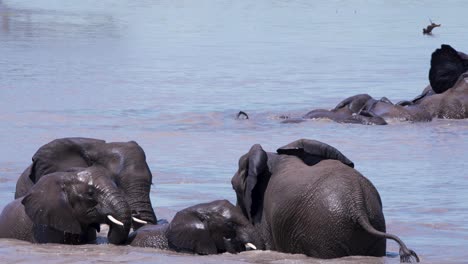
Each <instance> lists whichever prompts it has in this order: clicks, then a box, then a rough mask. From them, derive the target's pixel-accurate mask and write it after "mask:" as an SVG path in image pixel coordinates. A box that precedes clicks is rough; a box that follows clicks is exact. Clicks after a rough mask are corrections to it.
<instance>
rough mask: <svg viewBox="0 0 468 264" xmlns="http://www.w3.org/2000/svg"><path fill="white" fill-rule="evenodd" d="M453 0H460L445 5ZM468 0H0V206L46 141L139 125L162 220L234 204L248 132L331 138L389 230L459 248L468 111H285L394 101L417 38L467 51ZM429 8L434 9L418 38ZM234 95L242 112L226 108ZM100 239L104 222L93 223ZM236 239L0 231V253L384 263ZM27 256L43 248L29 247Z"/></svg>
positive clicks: (420, 78)
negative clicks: (179, 244) (190, 249)
mask: <svg viewBox="0 0 468 264" xmlns="http://www.w3.org/2000/svg"><path fill="white" fill-rule="evenodd" d="M455 2H456V3H455ZM467 8H468V5H467V3H465V2H464V1H454V2H453V3H452V5H446V4H445V3H444V2H440V3H439V2H432V1H412V2H407V1H391V2H388V1H375V2H367V1H327V2H317V1H299V0H298V1H266V0H259V1H255V2H252V1H243V0H241V1H227V0H215V1H206V0H201V1H183V0H182V1H170V0H162V1H118V2H115V1H110V0H104V1H99V2H95V1H80V2H76V3H75V2H67V3H64V2H63V1H59V0H38V1H26V2H24V1H23V2H22V1H6V0H0V23H1V25H0V54H1V56H0V136H1V139H2V140H0V149H2V151H1V152H0V207H3V206H4V205H5V204H7V203H8V202H9V201H11V200H12V199H13V196H14V189H15V183H16V179H17V177H18V175H19V174H20V173H21V172H22V171H23V169H24V168H26V166H28V165H29V163H30V162H31V157H32V155H33V153H34V152H35V151H36V150H37V148H39V147H40V146H41V145H43V144H45V143H47V142H49V141H51V140H52V139H54V138H59V137H70V136H84V137H94V138H102V139H106V140H107V141H128V140H136V141H137V142H138V143H139V144H140V145H141V146H142V147H143V148H144V150H145V152H146V156H147V161H148V164H149V165H150V168H151V170H152V172H153V175H154V185H153V187H152V192H151V198H152V200H153V204H154V205H155V206H156V208H155V209H156V213H157V214H158V217H161V218H168V219H171V218H172V217H173V215H174V214H175V212H177V211H178V210H180V209H182V208H185V207H187V206H190V205H193V204H195V203H200V202H207V201H211V200H215V199H223V198H226V199H229V200H231V201H234V192H233V191H232V188H231V185H230V179H231V177H232V175H233V174H234V172H235V171H236V169H237V167H236V166H237V161H238V158H239V157H240V156H241V155H242V154H244V153H245V152H247V151H248V149H249V148H250V146H251V145H253V144H256V143H260V144H262V146H263V147H264V148H265V149H266V150H269V151H274V150H275V149H276V148H277V147H279V146H282V145H284V144H286V143H289V142H291V141H294V140H296V139H298V138H312V139H317V140H321V141H324V142H326V143H328V144H330V145H333V146H335V147H337V148H338V149H340V150H341V151H342V152H343V153H344V154H345V155H346V156H348V157H349V158H350V159H351V160H352V161H353V162H354V163H355V164H356V169H357V170H359V171H360V172H362V173H363V174H364V175H365V176H366V177H368V178H369V179H370V180H371V181H372V182H373V183H374V184H375V186H376V187H377V189H378V190H379V192H380V194H381V197H382V201H383V205H384V213H385V216H386V221H387V227H388V228H387V229H388V230H389V231H390V232H392V233H395V234H398V235H399V236H400V237H401V238H402V239H403V240H404V241H405V242H406V243H407V244H408V246H409V247H411V248H413V249H414V250H415V251H416V252H417V253H418V254H419V255H420V257H422V259H423V261H424V262H425V263H460V262H466V259H468V254H467V253H466V249H465V248H466V241H467V239H468V220H467V219H466V216H467V215H468V205H467V204H466V201H467V198H468V196H467V192H466V189H467V188H468V175H467V174H466V173H465V170H466V163H467V160H466V158H465V156H466V149H467V148H468V141H467V140H466V139H467V137H468V132H467V131H468V122H467V120H434V121H433V122H430V123H421V124H410V123H394V124H391V125H389V126H360V125H351V124H336V123H333V122H330V121H326V120H318V121H308V122H304V123H300V124H281V123H280V121H281V119H280V117H281V116H283V115H286V116H290V117H297V116H301V115H302V114H304V113H306V112H307V111H309V110H311V109H313V108H331V107H333V106H335V105H336V104H337V103H338V102H339V101H340V100H341V99H343V98H345V97H348V96H351V95H354V94H358V93H369V94H370V95H372V96H374V97H376V98H379V97H382V96H387V97H389V98H390V99H391V100H392V101H399V100H400V99H408V98H413V97H414V96H415V95H416V94H418V93H419V92H420V91H421V90H422V89H423V88H424V87H425V86H426V85H427V71H428V65H429V59H430V54H431V52H432V51H433V50H434V49H435V48H437V47H438V46H440V44H442V43H449V44H451V45H452V46H453V47H455V48H456V49H459V50H462V51H468V50H464V49H468V48H467V47H468V45H467V43H468V35H466V34H461V32H464V31H465V30H464V27H466V25H467V24H468V17H467V16H466V14H465V13H464V12H465V10H467ZM427 17H431V18H432V19H433V20H434V21H437V22H440V23H442V27H441V28H438V30H437V31H436V32H434V35H433V36H432V37H427V36H423V35H422V34H421V27H423V26H425V25H426V24H427ZM239 110H243V111H246V112H248V113H249V116H250V117H251V119H249V120H235V115H236V114H237V112H238V111H239ZM101 235H103V236H104V234H101ZM387 251H388V252H389V257H387V258H361V257H355V258H345V259H341V260H333V261H322V260H316V259H311V258H306V257H304V256H302V255H287V254H280V253H274V252H245V253H242V254H239V255H230V254H223V255H219V256H207V257H200V256H191V255H184V254H175V253H170V252H162V251H155V250H152V249H136V248H130V247H115V246H112V245H98V246H95V245H83V246H77V247H70V246H65V245H31V244H28V243H23V242H18V241H13V240H0V260H1V261H2V262H6V263H13V262H19V263H21V262H39V263H42V262H43V263H70V262H83V263H89V262H101V261H122V262H123V261H130V260H134V261H135V260H137V262H138V263H150V262H151V263H154V262H174V263H178V262H180V263H186V262H195V263H218V262H221V261H222V262H224V263H238V262H247V263H298V262H300V263H302V262H304V263H336V262H335V261H339V262H346V263H397V262H398V258H396V257H394V256H395V255H396V253H397V252H398V248H397V246H396V243H393V242H389V243H388V248H387ZM38 258H39V259H40V260H39V261H38Z"/></svg>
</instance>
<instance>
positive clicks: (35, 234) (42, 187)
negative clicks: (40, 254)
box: [0, 167, 131, 244]
mask: <svg viewBox="0 0 468 264" xmlns="http://www.w3.org/2000/svg"><path fill="white" fill-rule="evenodd" d="M107 173H108V171H107V170H105V169H102V168H96V167H90V168H87V169H76V170H74V171H69V172H55V173H51V174H47V175H44V176H43V177H41V179H40V180H38V181H37V183H36V184H34V185H33V186H32V187H31V189H30V190H29V191H28V193H27V194H26V195H25V196H23V197H20V198H18V199H16V200H14V201H13V202H11V203H9V204H8V205H7V206H6V207H5V208H4V209H3V211H2V213H1V214H0V238H14V239H20V240H25V241H29V242H33V243H65V244H81V243H88V242H92V241H94V240H95V238H96V230H98V231H99V226H100V224H108V225H109V232H108V235H107V238H108V241H109V243H112V244H122V243H124V242H125V241H126V239H127V237H128V233H129V231H130V226H131V210H130V206H129V205H128V204H127V202H126V200H125V198H124V194H123V193H122V192H121V191H120V190H119V189H118V188H117V187H116V186H115V184H114V183H113V182H112V180H111V179H110V178H109V176H108V175H107Z"/></svg>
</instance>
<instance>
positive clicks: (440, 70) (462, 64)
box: [429, 45, 468, 94]
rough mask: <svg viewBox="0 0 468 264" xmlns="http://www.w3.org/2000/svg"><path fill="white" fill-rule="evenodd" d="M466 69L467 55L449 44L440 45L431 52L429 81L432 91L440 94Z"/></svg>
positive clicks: (467, 68)
mask: <svg viewBox="0 0 468 264" xmlns="http://www.w3.org/2000/svg"><path fill="white" fill-rule="evenodd" d="M466 71H468V56H467V55H466V54H464V53H462V52H457V51H456V50H455V49H454V48H452V47H451V46H449V45H442V46H441V48H440V49H436V50H435V51H434V52H433V53H432V57H431V69H430V70H429V82H430V83H431V86H432V89H433V90H434V92H435V93H438V94H440V93H443V92H445V91H446V90H448V89H450V88H451V87H453V85H454V84H455V83H456V82H457V80H458V78H459V77H460V75H462V74H463V73H465V72H466Z"/></svg>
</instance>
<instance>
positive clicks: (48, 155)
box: [29, 138, 105, 183]
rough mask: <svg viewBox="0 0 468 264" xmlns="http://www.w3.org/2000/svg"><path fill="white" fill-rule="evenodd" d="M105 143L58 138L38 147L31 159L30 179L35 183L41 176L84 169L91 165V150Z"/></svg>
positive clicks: (97, 140)
mask: <svg viewBox="0 0 468 264" xmlns="http://www.w3.org/2000/svg"><path fill="white" fill-rule="evenodd" d="M104 143H105V141H103V140H99V139H92V138H59V139H55V140H52V141H51V142H49V143H47V144H45V145H43V146H42V147H40V148H39V149H38V150H37V151H36V153H35V154H34V156H33V157H32V161H33V164H32V169H31V174H30V176H29V177H30V178H31V180H32V181H33V182H34V183H35V182H37V181H38V180H39V179H40V178H41V177H42V176H44V175H47V174H50V173H54V172H59V171H67V170H68V168H71V167H82V168H86V167H89V166H91V165H92V164H93V162H94V161H93V160H92V157H91V156H92V155H90V152H92V149H94V148H96V146H97V145H99V144H104Z"/></svg>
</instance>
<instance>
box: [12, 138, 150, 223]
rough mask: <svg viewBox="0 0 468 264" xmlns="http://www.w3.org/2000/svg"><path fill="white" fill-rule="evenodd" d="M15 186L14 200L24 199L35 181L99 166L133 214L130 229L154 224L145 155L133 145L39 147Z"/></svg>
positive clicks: (65, 141)
mask: <svg viewBox="0 0 468 264" xmlns="http://www.w3.org/2000/svg"><path fill="white" fill-rule="evenodd" d="M32 161H33V162H32V164H31V165H30V166H29V167H28V168H27V169H26V170H25V171H24V172H23V174H22V175H21V176H20V178H19V179H18V182H17V184H16V193H15V198H18V197H21V196H24V195H25V194H26V193H27V192H28V191H29V189H31V187H32V186H33V185H34V184H35V183H36V182H38V181H39V179H40V178H41V177H42V176H44V175H46V174H49V173H53V172H60V171H67V170H69V169H70V168H76V167H81V168H86V167H91V166H101V167H103V168H106V169H107V170H108V171H109V172H110V173H109V174H108V175H109V177H110V178H111V179H112V181H113V182H114V183H115V184H116V185H117V186H118V188H119V189H121V190H122V191H123V193H124V196H125V199H126V202H127V203H128V204H129V205H130V208H131V210H132V214H133V218H132V219H133V223H132V225H133V228H136V229H137V228H139V227H140V226H141V225H143V224H146V223H156V222H157V219H156V215H155V214H154V211H153V207H152V205H151V200H150V195H149V194H150V187H151V182H152V175H151V171H150V170H149V168H148V164H147V163H146V157H145V152H144V151H143V149H142V148H141V147H140V146H139V145H138V144H137V143H136V142H134V141H130V142H110V143H106V142H105V141H104V140H99V139H92V138H61V139H56V140H53V141H51V142H50V143H47V144H45V145H43V146H42V147H40V148H39V149H38V150H37V152H36V153H35V154H34V156H33V158H32Z"/></svg>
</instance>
